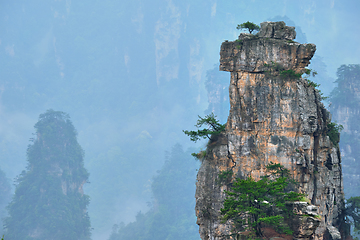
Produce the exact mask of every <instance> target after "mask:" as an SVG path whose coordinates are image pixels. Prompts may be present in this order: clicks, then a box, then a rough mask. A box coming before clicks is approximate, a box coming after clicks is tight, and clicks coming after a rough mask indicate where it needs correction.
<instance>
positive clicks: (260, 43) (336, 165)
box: [196, 22, 343, 240]
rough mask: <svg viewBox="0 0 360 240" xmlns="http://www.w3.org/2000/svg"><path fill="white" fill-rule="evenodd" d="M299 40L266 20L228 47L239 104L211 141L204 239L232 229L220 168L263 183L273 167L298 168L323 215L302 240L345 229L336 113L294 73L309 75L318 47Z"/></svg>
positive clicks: (223, 63)
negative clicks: (331, 129)
mask: <svg viewBox="0 0 360 240" xmlns="http://www.w3.org/2000/svg"><path fill="white" fill-rule="evenodd" d="M295 35H296V33H295V30H294V28H292V27H287V26H285V24H284V23H283V22H277V23H272V22H265V23H262V24H261V30H260V32H259V33H258V34H257V35H255V36H254V35H250V34H241V35H240V37H239V39H238V40H236V41H234V42H227V41H226V42H224V43H223V44H222V46H221V52H220V70H223V71H229V72H231V82H230V88H229V93H230V105H231V107H230V114H229V117H228V121H227V123H226V131H225V132H224V133H223V134H221V135H220V136H219V137H217V139H212V140H210V142H209V144H208V148H207V154H206V157H205V159H204V160H203V163H202V165H201V168H200V169H199V172H198V176H197V190H196V215H197V219H198V220H197V223H198V225H199V226H200V230H199V231H200V235H201V238H202V239H203V240H207V239H226V237H225V235H228V234H229V233H230V230H231V225H230V224H228V223H221V220H220V217H221V216H220V209H221V208H222V204H223V201H224V199H225V192H224V191H225V190H227V186H226V185H222V184H220V183H219V182H218V181H217V178H218V174H219V173H220V171H224V170H229V169H232V170H233V173H234V174H233V176H232V177H233V179H234V178H236V177H240V178H246V177H249V176H252V177H253V178H255V179H259V178H260V176H262V175H264V174H265V166H266V165H267V164H269V163H270V162H274V163H280V164H282V165H284V166H285V167H286V168H287V169H289V170H290V171H291V173H292V175H293V176H294V178H295V180H296V181H297V182H299V185H298V188H299V190H300V191H301V192H303V193H305V194H306V196H307V198H308V199H309V200H310V201H311V203H312V204H313V205H315V206H317V209H318V210H317V211H318V214H319V215H320V216H321V222H320V224H319V226H318V227H317V228H314V227H313V225H312V227H310V228H309V229H314V230H313V231H312V232H311V234H309V231H307V234H303V232H304V231H301V230H299V231H295V235H294V237H295V238H296V239H326V237H324V236H325V233H326V232H327V231H328V230H327V229H329V227H331V226H335V227H339V225H341V224H342V220H341V211H342V208H343V190H342V175H341V165H340V152H339V149H338V147H337V146H335V144H334V143H332V142H331V141H330V139H329V137H328V136H327V130H328V129H327V124H328V123H329V122H330V115H329V113H328V111H327V110H326V109H325V108H324V106H323V104H322V103H321V96H320V95H319V93H318V92H317V90H315V89H314V87H312V86H309V84H308V82H307V81H306V80H305V79H302V78H298V77H294V76H293V75H291V74H286V73H290V72H291V73H293V74H294V73H300V74H301V73H303V71H304V67H306V66H307V65H308V64H309V62H310V59H311V58H312V56H313V55H314V52H315V49H316V47H315V45H314V44H299V43H296V42H294V41H292V39H294V38H295ZM288 70H293V71H288ZM300 228H301V227H300ZM302 228H304V226H302ZM315 229H316V230H315ZM331 229H332V230H333V228H331Z"/></svg>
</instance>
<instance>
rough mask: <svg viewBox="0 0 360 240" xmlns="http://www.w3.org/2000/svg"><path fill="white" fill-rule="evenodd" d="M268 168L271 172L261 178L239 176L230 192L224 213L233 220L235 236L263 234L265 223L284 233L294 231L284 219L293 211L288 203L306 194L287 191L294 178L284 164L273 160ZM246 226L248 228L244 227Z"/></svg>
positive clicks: (225, 217)
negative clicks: (245, 232) (288, 207)
mask: <svg viewBox="0 0 360 240" xmlns="http://www.w3.org/2000/svg"><path fill="white" fill-rule="evenodd" d="M267 169H268V171H269V172H270V173H271V174H270V175H267V176H264V177H262V178H261V179H260V180H259V181H255V180H254V179H253V178H251V177H249V178H247V179H240V178H237V179H236V180H235V182H234V183H233V185H232V186H231V188H230V191H226V194H227V197H226V199H225V201H224V207H223V208H222V209H221V214H222V215H223V220H224V221H227V220H232V221H233V233H234V234H235V235H236V234H238V233H239V232H241V231H243V230H249V231H251V232H252V233H253V234H254V235H255V236H256V237H261V236H263V234H262V230H261V228H262V227H263V225H264V224H266V225H270V226H273V227H275V228H276V230H278V231H280V232H285V233H287V234H291V233H292V231H291V230H290V228H289V226H287V225H286V223H285V222H284V217H286V214H290V212H289V211H288V210H287V208H286V206H285V203H286V202H287V201H296V200H299V199H300V198H301V197H302V196H303V194H300V193H296V192H293V191H289V192H286V191H285V189H286V187H287V186H288V185H289V183H290V182H291V180H290V178H289V171H288V170H287V169H285V168H284V167H283V166H282V165H280V164H273V163H271V164H269V165H268V166H267ZM279 212H282V213H283V214H279ZM244 225H247V226H248V227H247V228H244Z"/></svg>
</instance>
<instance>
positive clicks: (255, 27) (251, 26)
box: [236, 21, 260, 34]
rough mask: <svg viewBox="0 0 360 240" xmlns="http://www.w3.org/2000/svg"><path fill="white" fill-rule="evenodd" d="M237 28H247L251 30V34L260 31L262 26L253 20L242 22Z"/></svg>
mask: <svg viewBox="0 0 360 240" xmlns="http://www.w3.org/2000/svg"><path fill="white" fill-rule="evenodd" d="M236 29H239V30H240V29H241V30H242V29H247V30H248V31H249V33H250V34H251V33H252V32H253V31H259V30H260V27H259V25H256V24H255V23H253V22H249V21H247V22H245V23H241V24H238V25H237V27H236Z"/></svg>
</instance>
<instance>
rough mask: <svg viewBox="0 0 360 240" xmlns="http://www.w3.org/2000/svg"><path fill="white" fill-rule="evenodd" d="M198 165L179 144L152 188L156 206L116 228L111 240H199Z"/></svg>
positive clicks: (171, 153)
mask: <svg viewBox="0 0 360 240" xmlns="http://www.w3.org/2000/svg"><path fill="white" fill-rule="evenodd" d="M197 167H198V163H197V162H195V161H193V160H192V159H191V157H189V152H185V151H184V150H183V149H182V146H181V145H180V144H176V145H175V146H174V147H173V148H172V150H171V152H170V153H168V156H167V160H166V162H165V164H164V166H163V168H162V169H161V170H160V171H159V172H158V175H157V176H156V177H154V179H153V182H152V184H151V190H152V193H153V197H154V200H153V203H152V207H151V209H150V210H149V211H148V212H147V213H145V214H144V213H141V212H140V213H138V214H137V216H136V221H134V222H132V223H129V224H127V225H125V224H124V223H121V224H119V225H114V227H113V233H112V234H111V236H110V238H109V240H128V239H132V240H163V239H173V240H183V239H189V240H198V239H199V233H198V228H197V227H196V224H195V223H196V218H195V214H194V206H195V199H194V197H193V196H194V193H195V184H194V179H195V176H196V168H197Z"/></svg>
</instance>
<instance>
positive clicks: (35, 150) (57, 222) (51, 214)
mask: <svg viewBox="0 0 360 240" xmlns="http://www.w3.org/2000/svg"><path fill="white" fill-rule="evenodd" d="M35 129H36V135H35V139H32V144H30V145H29V146H28V149H27V161H28V165H27V169H26V171H23V172H22V173H21V174H20V176H18V178H17V180H16V183H17V185H16V190H15V195H14V197H13V199H12V201H11V203H10V204H9V205H8V211H9V215H10V216H9V217H8V218H6V219H5V229H6V232H5V236H6V239H7V240H19V239H22V240H30V239H37V240H45V239H53V240H60V239H61V240H64V239H67V240H71V239H73V240H80V239H81V240H87V239H90V219H89V217H88V214H87V212H86V208H87V205H88V204H89V197H88V196H87V195H85V194H84V193H83V185H84V184H85V183H86V182H87V179H88V176H89V174H88V172H87V171H86V169H85V168H84V152H83V150H82V148H81V146H80V145H79V143H78V142H77V139H76V135H77V133H76V130H75V128H74V126H73V124H72V123H71V121H70V119H69V116H68V115H67V114H65V113H63V112H59V111H54V110H48V111H47V112H46V113H44V114H41V115H40V117H39V121H38V122H37V123H36V124H35Z"/></svg>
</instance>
